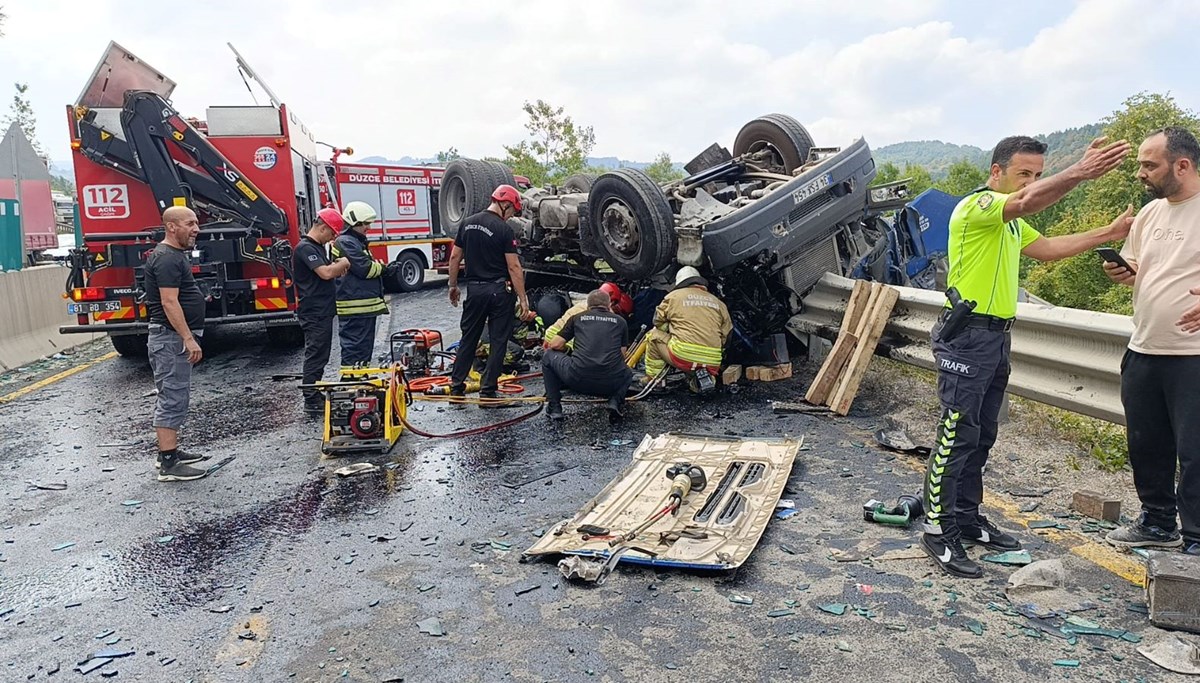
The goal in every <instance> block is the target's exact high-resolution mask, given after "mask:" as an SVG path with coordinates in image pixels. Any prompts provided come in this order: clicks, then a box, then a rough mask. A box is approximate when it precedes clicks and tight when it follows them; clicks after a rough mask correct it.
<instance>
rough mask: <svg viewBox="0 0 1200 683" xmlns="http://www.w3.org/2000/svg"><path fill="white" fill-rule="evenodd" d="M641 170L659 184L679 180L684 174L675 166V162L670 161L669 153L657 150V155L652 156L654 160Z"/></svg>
mask: <svg viewBox="0 0 1200 683" xmlns="http://www.w3.org/2000/svg"><path fill="white" fill-rule="evenodd" d="M643 170H644V171H645V172H646V175H648V176H650V177H651V178H653V179H654V182H656V183H658V184H659V185H663V184H665V183H669V182H671V181H673V180H680V179H681V178H683V177H684V175H685V174H684V172H683V171H681V170H679V169H677V168H675V163H674V162H672V161H671V155H670V154H667V153H666V152H659V153H658V156H656V157H654V161H653V162H651V163H650V165H649V166H647V167H646V168H645V169H643Z"/></svg>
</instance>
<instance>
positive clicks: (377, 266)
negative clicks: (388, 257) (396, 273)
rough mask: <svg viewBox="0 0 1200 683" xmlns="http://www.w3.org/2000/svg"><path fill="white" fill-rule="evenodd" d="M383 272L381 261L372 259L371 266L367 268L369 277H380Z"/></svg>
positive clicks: (369, 278)
mask: <svg viewBox="0 0 1200 683" xmlns="http://www.w3.org/2000/svg"><path fill="white" fill-rule="evenodd" d="M382 272H383V264H382V263H380V262H379V261H371V267H370V268H367V279H368V280H371V279H374V278H377V277H379V274H380V273H382Z"/></svg>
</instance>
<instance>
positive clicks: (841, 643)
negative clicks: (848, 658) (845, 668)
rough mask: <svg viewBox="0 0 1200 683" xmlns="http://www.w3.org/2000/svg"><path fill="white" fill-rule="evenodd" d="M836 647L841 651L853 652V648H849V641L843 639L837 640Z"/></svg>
mask: <svg viewBox="0 0 1200 683" xmlns="http://www.w3.org/2000/svg"><path fill="white" fill-rule="evenodd" d="M837 649H839V650H841V651H842V652H854V650H851V649H850V643H847V642H846V641H844V640H839V641H837Z"/></svg>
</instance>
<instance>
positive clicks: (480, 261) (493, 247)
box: [454, 211, 517, 282]
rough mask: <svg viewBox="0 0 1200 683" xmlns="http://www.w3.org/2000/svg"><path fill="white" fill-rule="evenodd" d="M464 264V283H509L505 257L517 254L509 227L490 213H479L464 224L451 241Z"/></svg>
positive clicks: (514, 238) (515, 240)
mask: <svg viewBox="0 0 1200 683" xmlns="http://www.w3.org/2000/svg"><path fill="white" fill-rule="evenodd" d="M454 246H456V247H458V248H460V249H462V250H463V257H464V258H465V259H466V261H467V268H466V271H467V272H466V274H465V275H464V276H463V278H462V279H463V282H498V281H501V280H507V279H508V261H507V260H506V259H505V258H504V255H505V254H515V253H517V238H516V237H514V236H513V231H512V227H510V226H509V224H508V223H505V222H504V219H503V218H501V217H499V216H497V215H496V214H494V213H492V212H491V211H480V212H479V213H477V214H475V215H474V216H471V217H469V218H467V220H465V221H463V224H462V227H460V228H459V229H458V236H457V237H455V238H454Z"/></svg>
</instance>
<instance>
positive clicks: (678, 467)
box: [608, 462, 708, 547]
mask: <svg viewBox="0 0 1200 683" xmlns="http://www.w3.org/2000/svg"><path fill="white" fill-rule="evenodd" d="M665 474H666V476H667V479H670V480H671V488H670V490H669V491H668V493H667V504H666V505H664V506H663V507H662V509H661V510H659V511H658V512H656V513H654V514H653V515H651V516H650V517H649V518H647V519H646V521H644V522H642V523H641V524H639V525H638V526H637V528H635V529H633V530H632V531H630V532H629V533H626V534H622V535H620V536H617V537H616V538H613V539H612V540H610V541H609V542H608V545H609V546H610V547H615V546H617V545H620V544H622V543H629V542H631V541H633V540H634V539H636V538H637V537H638V534H640V533H642V532H643V531H645V530H646V529H649V528H650V527H651V526H653V525H654V523H655V522H657V521H658V520H660V519H662V518H663V517H666V516H667V515H668V514H671V515H674V514H678V513H679V508H681V507H683V501H684V500H685V499H686V498H687V496H688V494H689V493H699V492H701V491H703V490H704V489H705V487H707V486H708V477H707V476H705V474H704V470H703V469H701V468H700V467H698V466H696V465H693V464H691V463H690V462H677V463H675V464H674V465H671V466H670V467H668V468H667V471H666V472H665Z"/></svg>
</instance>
